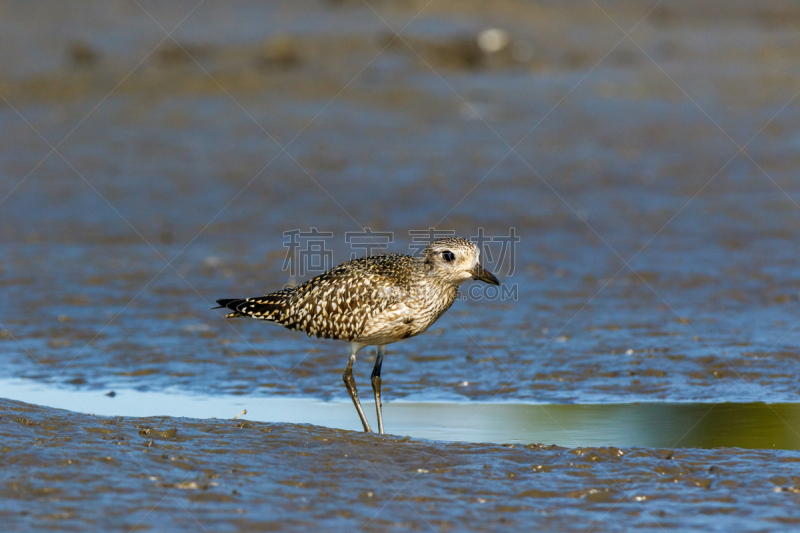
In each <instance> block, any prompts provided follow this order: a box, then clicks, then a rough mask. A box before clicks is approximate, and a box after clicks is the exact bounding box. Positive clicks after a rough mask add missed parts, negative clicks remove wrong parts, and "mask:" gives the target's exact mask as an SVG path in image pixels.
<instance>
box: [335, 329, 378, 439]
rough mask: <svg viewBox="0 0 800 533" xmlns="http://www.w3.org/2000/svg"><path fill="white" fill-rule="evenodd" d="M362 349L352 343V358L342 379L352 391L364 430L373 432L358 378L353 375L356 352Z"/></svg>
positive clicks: (354, 403)
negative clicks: (363, 403) (365, 412)
mask: <svg viewBox="0 0 800 533" xmlns="http://www.w3.org/2000/svg"><path fill="white" fill-rule="evenodd" d="M360 349H361V347H360V346H358V345H357V344H351V345H350V359H348V360H347V367H345V369H344V374H342V379H343V380H344V386H345V387H347V392H349V393H350V398H352V399H353V405H355V406H356V411H358V417H359V418H360V419H361V425H362V426H364V431H367V432H372V428H371V427H369V422H367V417H366V415H365V414H364V409H362V408H361V402H360V401H358V391H357V390H356V379H355V378H354V377H353V363H355V362H356V353H358V350H360Z"/></svg>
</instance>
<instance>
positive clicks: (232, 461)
mask: <svg viewBox="0 0 800 533" xmlns="http://www.w3.org/2000/svg"><path fill="white" fill-rule="evenodd" d="M0 405H1V406H2V409H3V416H2V418H0V435H1V436H2V449H0V458H2V464H3V465H4V469H3V483H4V485H3V488H2V496H3V505H2V507H1V508H0V515H2V518H3V522H4V524H5V526H6V527H10V528H13V529H14V530H25V529H28V530H29V529H31V528H35V529H47V528H56V529H59V530H65V531H85V530H86V529H102V530H106V531H132V530H150V529H152V530H176V529H181V530H196V529H197V528H198V527H200V525H202V527H203V528H204V529H206V530H209V531H211V530H213V531H271V530H276V531H277V530H280V531H308V530H309V529H336V530H345V531H393V530H404V531H405V530H421V531H430V530H435V531H451V530H452V531H493V530H497V529H512V530H514V529H518V528H523V527H524V528H531V527H532V528H534V529H547V530H559V531H587V530H590V531H619V530H622V529H629V528H631V527H636V528H637V529H640V530H643V531H659V530H662V529H665V530H686V529H687V528H690V527H702V528H704V529H706V530H708V529H709V528H710V529H714V530H718V531H732V530H736V531H763V530H768V529H779V528H782V527H786V526H790V525H792V524H797V523H798V522H800V510H798V506H797V503H798V498H800V496H799V495H798V493H800V488H798V487H797V484H799V483H800V481H799V480H800V477H798V476H797V465H798V462H800V453H799V452H796V451H795V452H788V451H764V450H742V449H735V448H716V449H713V450H702V449H657V448H615V447H572V448H562V447H557V446H542V445H528V446H523V445H504V446H503V445H495V444H466V443H462V444H459V443H440V442H435V441H424V440H416V439H410V438H401V437H380V436H375V435H366V434H363V433H357V432H349V431H342V430H335V429H328V428H323V427H319V426H310V425H294V424H265V423H259V422H250V421H239V420H224V421H223V420H207V419H206V420H198V419H188V418H167V417H155V418H126V417H99V416H90V415H79V414H75V413H70V412H66V411H60V410H56V409H48V408H42V407H37V406H33V405H29V404H23V403H18V402H12V401H7V400H4V401H2V404H0Z"/></svg>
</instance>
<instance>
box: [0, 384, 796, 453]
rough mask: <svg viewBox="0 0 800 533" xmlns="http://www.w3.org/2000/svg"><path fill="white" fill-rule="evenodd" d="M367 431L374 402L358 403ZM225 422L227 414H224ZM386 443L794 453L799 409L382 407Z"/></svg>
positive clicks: (342, 406)
mask: <svg viewBox="0 0 800 533" xmlns="http://www.w3.org/2000/svg"><path fill="white" fill-rule="evenodd" d="M0 390H2V391H3V396H5V397H6V398H9V399H13V400H18V401H23V402H26V403H30V404H37V405H42V406H48V407H53V408H61V409H63V408H67V409H70V410H73V411H77V412H81V413H87V414H93V415H100V416H126V417H154V416H162V417H164V416H165V417H188V418H206V419H233V418H234V417H236V419H238V420H249V421H258V422H272V423H290V424H315V425H319V426H325V427H329V428H336V429H345V430H349V431H360V430H361V423H360V422H359V420H358V417H357V415H356V412H355V409H354V408H353V405H352V403H351V402H350V401H349V400H347V401H344V400H342V401H320V400H319V399H316V398H295V397H286V396H270V397H252V396H246V395H221V394H209V395H201V394H187V393H185V392H182V391H180V390H167V391H159V392H153V391H148V392H141V391H136V390H119V391H110V392H108V393H105V394H103V393H101V392H99V391H76V390H70V389H65V388H55V387H43V386H42V385H41V384H39V383H36V382H29V381H23V380H5V381H2V382H0ZM362 403H363V405H364V409H365V410H366V412H367V417H368V418H369V419H370V420H371V421H372V422H371V423H374V419H375V415H374V409H375V407H374V405H375V404H374V402H370V401H367V400H364V401H363V402H362ZM234 413H235V414H234ZM383 414H384V424H385V425H386V432H387V433H388V434H389V435H400V436H409V437H411V438H415V439H429V440H430V439H433V440H441V441H460V442H474V443H495V444H535V443H546V444H551V445H557V446H567V447H576V446H617V447H633V446H635V447H651V448H660V447H666V448H716V447H727V448H754V449H784V450H800V435H798V433H797V432H796V431H795V430H794V428H795V427H798V425H800V404H764V403H751V404H731V403H721V404H703V403H680V404H676V403H672V404H665V403H636V404H594V405H575V404H572V405H569V404H568V405H563V404H562V405H559V404H526V403H511V402H489V403H485V402H478V401H472V402H461V403H450V402H411V401H404V400H400V401H396V402H390V403H384V404H383Z"/></svg>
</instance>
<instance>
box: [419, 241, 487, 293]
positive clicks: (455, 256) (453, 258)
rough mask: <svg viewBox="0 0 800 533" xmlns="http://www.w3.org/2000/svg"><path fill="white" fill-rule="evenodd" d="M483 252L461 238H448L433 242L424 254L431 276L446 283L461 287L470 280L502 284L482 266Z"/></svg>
mask: <svg viewBox="0 0 800 533" xmlns="http://www.w3.org/2000/svg"><path fill="white" fill-rule="evenodd" d="M480 255H481V251H480V250H479V249H478V247H477V246H476V245H475V243H473V242H472V241H468V240H467V239H463V238H461V237H446V238H444V239H439V240H436V241H433V242H432V243H431V244H430V245H428V246H427V247H426V248H425V250H424V251H423V252H422V259H423V263H424V265H425V268H426V269H427V272H428V273H429V275H431V276H434V277H436V278H438V279H440V280H442V281H444V282H445V283H450V284H453V285H456V286H458V285H460V284H461V283H462V282H464V281H467V280H468V279H477V280H480V281H484V282H486V283H489V284H492V285H500V282H499V281H498V280H497V278H496V277H494V275H493V274H492V273H491V272H487V271H486V270H485V269H484V268H483V267H482V266H481V264H480V262H479V259H480Z"/></svg>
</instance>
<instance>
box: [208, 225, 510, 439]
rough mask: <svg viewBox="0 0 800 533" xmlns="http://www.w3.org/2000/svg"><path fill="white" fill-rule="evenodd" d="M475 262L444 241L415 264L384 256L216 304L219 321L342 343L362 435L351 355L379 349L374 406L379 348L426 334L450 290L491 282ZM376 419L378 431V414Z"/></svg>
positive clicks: (463, 244)
mask: <svg viewBox="0 0 800 533" xmlns="http://www.w3.org/2000/svg"><path fill="white" fill-rule="evenodd" d="M479 257H480V251H479V250H478V248H477V246H475V244H473V243H472V242H470V241H468V240H466V239H462V238H460V237H448V238H445V239H439V240H437V241H434V242H433V243H431V244H430V245H429V246H428V247H427V248H425V250H424V251H423V253H422V255H421V257H410V256H407V255H401V254H388V255H380V256H373V257H366V258H362V259H356V260H353V261H348V262H346V263H343V264H341V265H339V266H337V267H335V268H332V269H331V270H328V271H327V272H325V273H323V274H321V275H319V276H317V277H315V278H313V279H310V280H309V281H307V282H305V283H303V284H302V285H299V286H297V287H293V288H289V289H283V290H280V291H277V292H273V293H270V294H267V295H265V296H257V297H254V298H245V299H224V300H217V303H219V304H220V306H221V307H227V308H228V309H230V310H231V311H232V312H231V313H228V314H227V315H225V316H226V318H232V317H245V316H248V317H252V318H256V319H260V320H267V321H270V322H275V323H277V324H280V325H282V326H284V327H286V328H289V329H292V330H300V331H303V332H305V333H306V334H308V335H309V336H310V337H322V338H326V339H337V340H344V341H349V342H350V345H351V355H350V362H349V363H348V367H347V369H346V370H345V376H344V379H345V384H347V385H348V391H350V394H351V396H352V397H353V402H354V403H355V404H356V408H357V409H358V411H359V416H360V417H361V421H362V423H363V424H364V429H365V430H367V431H369V430H370V429H369V424H368V423H367V422H366V419H365V418H364V416H363V412H362V410H361V405H360V403H359V402H358V399H357V394H356V393H355V381H352V384H351V383H350V382H349V381H348V380H352V375H350V377H349V378H348V372H349V371H350V368H351V366H352V363H353V362H354V361H355V355H356V353H358V351H359V350H361V349H362V348H364V347H365V346H371V345H375V346H378V347H379V359H378V360H377V361H376V367H375V370H374V371H373V389H374V390H375V396H376V401H377V402H378V405H379V403H380V402H379V396H380V364H381V361H382V357H383V355H382V353H383V352H382V350H383V348H384V347H385V345H387V344H391V343H393V342H397V341H399V340H402V339H406V338H408V337H413V336H414V335H419V334H420V333H422V332H424V331H425V330H426V329H428V327H430V326H431V324H433V323H434V322H436V320H437V319H438V318H439V317H440V316H442V314H443V313H444V312H445V311H447V310H448V309H449V308H450V306H451V305H452V304H453V302H454V301H455V299H456V295H457V292H458V286H459V285H460V284H461V283H462V282H464V281H466V280H467V279H479V280H482V281H485V282H487V283H494V284H498V283H499V282H498V281H497V279H496V278H495V277H494V276H492V275H491V274H489V273H488V272H486V271H485V270H484V269H483V267H481V265H480V263H479V262H478V259H479ZM376 376H377V388H376V383H375V379H376ZM351 387H352V388H351ZM378 418H379V426H380V428H381V432H382V431H383V423H382V420H381V414H380V407H379V408H378Z"/></svg>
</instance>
